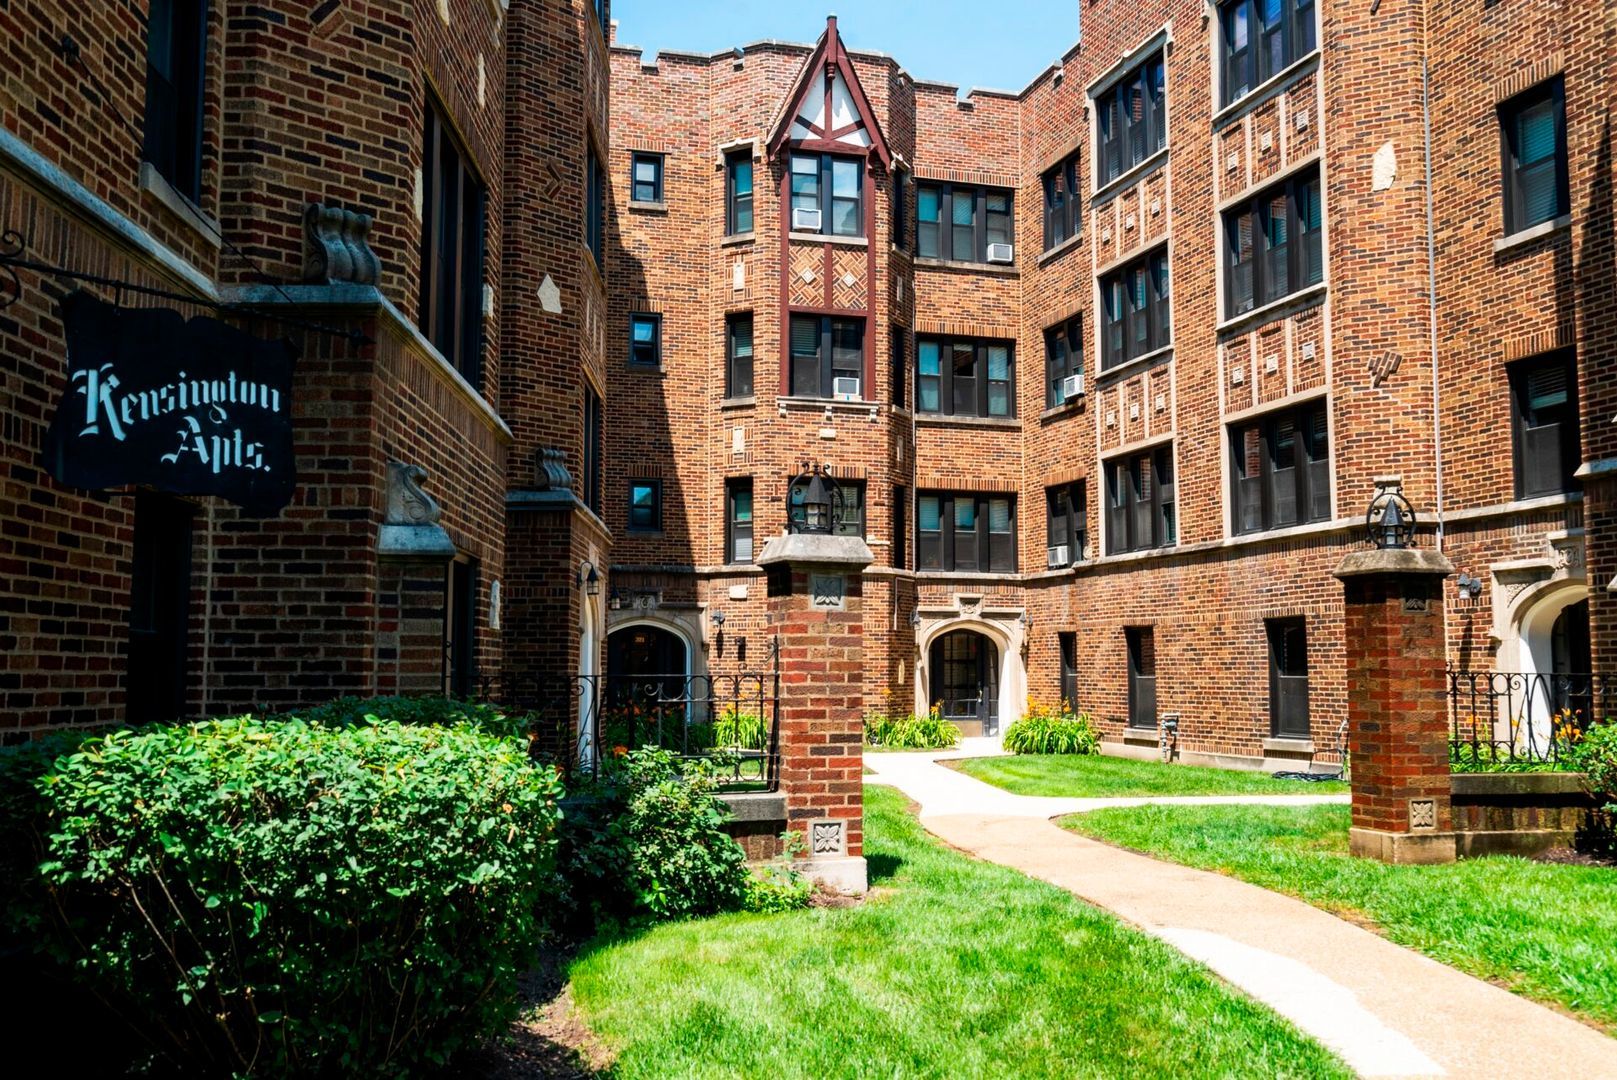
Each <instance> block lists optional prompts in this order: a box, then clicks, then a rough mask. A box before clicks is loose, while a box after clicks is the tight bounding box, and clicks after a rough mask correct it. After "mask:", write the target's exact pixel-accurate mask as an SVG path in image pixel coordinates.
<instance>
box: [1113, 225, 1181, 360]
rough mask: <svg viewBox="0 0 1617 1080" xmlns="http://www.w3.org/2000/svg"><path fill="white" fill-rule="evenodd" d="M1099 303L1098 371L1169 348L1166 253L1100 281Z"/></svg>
mask: <svg viewBox="0 0 1617 1080" xmlns="http://www.w3.org/2000/svg"><path fill="white" fill-rule="evenodd" d="M1100 302H1101V310H1100V315H1101V364H1100V366H1101V370H1102V371H1107V370H1110V369H1111V368H1114V367H1116V366H1117V365H1119V364H1122V363H1126V362H1128V361H1129V360H1133V359H1134V358H1135V357H1138V356H1144V355H1145V354H1146V353H1150V352H1155V351H1156V350H1158V349H1161V348H1165V347H1167V346H1168V345H1170V344H1172V343H1173V337H1172V328H1171V325H1170V323H1169V312H1170V308H1169V302H1168V253H1167V251H1166V250H1164V251H1158V252H1155V253H1153V254H1151V255H1146V256H1143V257H1141V258H1139V259H1136V260H1135V261H1134V262H1131V263H1129V264H1128V265H1127V266H1124V267H1122V268H1120V269H1117V270H1114V271H1112V272H1111V273H1110V274H1107V275H1106V276H1105V277H1103V278H1101V281H1100Z"/></svg>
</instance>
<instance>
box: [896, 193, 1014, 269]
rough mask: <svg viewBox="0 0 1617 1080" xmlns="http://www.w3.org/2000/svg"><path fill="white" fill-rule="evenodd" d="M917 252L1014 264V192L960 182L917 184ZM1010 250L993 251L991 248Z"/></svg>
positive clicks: (924, 255)
mask: <svg viewBox="0 0 1617 1080" xmlns="http://www.w3.org/2000/svg"><path fill="white" fill-rule="evenodd" d="M915 206H916V210H915V253H916V254H917V255H918V256H920V257H921V258H923V259H943V260H945V261H948V262H988V261H990V260H989V256H990V255H994V256H996V257H995V258H994V259H993V261H994V262H1004V263H1008V262H1010V261H1011V258H1012V255H1013V254H1014V249H1013V248H1012V246H1011V245H1012V243H1013V241H1012V232H1013V229H1012V222H1011V193H1010V192H1008V191H1000V190H997V189H994V188H974V187H965V186H963V185H960V184H917V185H916V188H915ZM990 244H994V245H1004V250H1003V251H1000V250H995V251H993V252H990V251H989V245H990Z"/></svg>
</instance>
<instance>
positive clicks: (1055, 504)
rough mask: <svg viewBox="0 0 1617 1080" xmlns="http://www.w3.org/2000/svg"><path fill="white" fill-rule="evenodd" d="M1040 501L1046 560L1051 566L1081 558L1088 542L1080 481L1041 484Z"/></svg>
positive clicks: (1085, 512)
mask: <svg viewBox="0 0 1617 1080" xmlns="http://www.w3.org/2000/svg"><path fill="white" fill-rule="evenodd" d="M1044 503H1045V514H1046V520H1047V523H1048V524H1047V530H1046V538H1045V542H1046V546H1047V550H1046V553H1045V555H1046V564H1047V565H1048V566H1049V567H1050V568H1051V569H1052V570H1054V569H1058V568H1060V567H1063V566H1071V565H1073V564H1074V563H1076V562H1079V561H1081V560H1082V559H1083V557H1084V546H1085V545H1086V544H1087V543H1088V542H1089V530H1088V524H1087V521H1088V514H1087V507H1086V506H1085V500H1084V482H1083V481H1082V480H1079V481H1076V482H1074V483H1071V484H1062V485H1060V486H1059V487H1051V488H1045V489H1044Z"/></svg>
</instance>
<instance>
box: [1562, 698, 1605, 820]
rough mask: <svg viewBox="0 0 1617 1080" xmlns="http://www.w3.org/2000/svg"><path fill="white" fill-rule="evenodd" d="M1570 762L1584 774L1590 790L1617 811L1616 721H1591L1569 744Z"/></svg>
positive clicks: (1585, 782)
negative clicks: (1570, 745)
mask: <svg viewBox="0 0 1617 1080" xmlns="http://www.w3.org/2000/svg"><path fill="white" fill-rule="evenodd" d="M1568 756H1569V759H1570V760H1569V764H1570V765H1571V766H1572V767H1573V768H1574V769H1576V770H1578V771H1579V772H1581V773H1583V774H1584V784H1585V785H1586V786H1587V787H1588V789H1589V793H1590V794H1591V795H1593V796H1594V797H1595V798H1596V799H1599V800H1601V801H1602V802H1603V803H1604V804H1605V806H1604V809H1605V811H1606V813H1608V814H1617V723H1614V722H1613V721H1611V720H1607V721H1606V722H1605V723H1603V724H1590V725H1589V728H1588V730H1586V731H1584V732H1583V736H1582V737H1581V738H1579V739H1578V740H1576V741H1575V742H1574V743H1573V744H1572V748H1571V751H1570V753H1569V755H1568Z"/></svg>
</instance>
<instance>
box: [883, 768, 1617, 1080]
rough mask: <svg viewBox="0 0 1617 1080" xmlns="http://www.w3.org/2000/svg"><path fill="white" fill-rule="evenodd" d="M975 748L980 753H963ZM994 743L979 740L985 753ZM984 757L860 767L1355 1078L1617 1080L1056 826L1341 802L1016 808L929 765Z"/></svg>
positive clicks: (1290, 903)
mask: <svg viewBox="0 0 1617 1080" xmlns="http://www.w3.org/2000/svg"><path fill="white" fill-rule="evenodd" d="M969 742H970V743H972V744H975V743H978V742H979V740H969ZM982 742H983V743H985V744H986V743H987V740H982ZM984 752H990V753H991V752H993V750H992V749H990V748H989V746H988V745H984V746H982V747H980V748H979V747H978V746H975V745H971V746H968V747H967V748H966V749H964V750H959V751H954V752H950V753H943V754H939V753H935V752H932V753H918V754H893V753H875V754H866V755H865V765H866V767H868V768H869V769H870V770H871V771H872V772H873V773H874V774H875V775H873V776H868V777H866V779H867V780H868V781H871V782H874V783H883V784H890V785H892V786H893V787H896V788H898V790H900V791H902V792H903V793H904V794H905V795H907V796H909V797H910V798H911V799H912V800H914V801H915V802H916V803H918V804H919V805H920V808H921V809H920V817H921V823H922V824H923V825H924V826H925V827H926V828H927V830H928V831H929V832H931V833H933V834H934V835H936V836H938V837H939V838H940V839H942V840H944V841H945V842H947V843H949V844H950V845H952V846H954V847H957V848H960V849H962V850H964V851H968V852H971V853H972V854H974V855H976V856H978V857H979V858H983V859H987V860H989V861H991V862H997V863H1001V864H1003V865H1005V866H1010V867H1014V868H1015V869H1017V870H1020V871H1022V872H1023V873H1025V874H1028V875H1029V876H1031V877H1036V878H1040V879H1042V880H1044V881H1048V882H1050V883H1052V884H1054V885H1058V886H1060V887H1062V888H1064V889H1066V890H1068V891H1069V892H1072V893H1074V894H1075V895H1077V896H1080V897H1082V898H1083V899H1085V900H1087V901H1089V902H1090V903H1093V904H1095V905H1097V906H1098V907H1102V908H1106V909H1107V910H1109V911H1111V912H1113V913H1115V914H1117V915H1119V916H1121V917H1122V918H1124V919H1126V920H1128V921H1129V922H1131V923H1133V924H1135V925H1136V926H1138V927H1140V928H1141V929H1142V930H1144V931H1146V932H1147V933H1150V934H1153V935H1155V936H1157V937H1159V938H1162V939H1163V940H1164V941H1167V942H1168V943H1169V944H1171V945H1173V946H1174V947H1175V948H1177V949H1179V950H1180V951H1181V952H1183V953H1185V954H1186V955H1188V956H1191V957H1193V958H1195V959H1196V960H1199V961H1201V962H1202V963H1204V964H1206V965H1207V966H1208V967H1209V968H1211V969H1213V970H1214V971H1215V972H1217V973H1218V974H1219V975H1221V976H1222V977H1223V978H1225V979H1227V980H1228V981H1229V982H1231V983H1233V984H1234V985H1236V986H1238V987H1240V988H1241V989H1242V990H1244V991H1245V992H1246V993H1247V994H1249V995H1251V996H1252V997H1254V998H1256V999H1257V1000H1259V1001H1261V1002H1263V1003H1264V1004H1265V1005H1268V1006H1269V1007H1270V1008H1272V1009H1274V1010H1275V1011H1276V1012H1278V1013H1280V1014H1281V1015H1283V1016H1285V1017H1287V1018H1288V1019H1289V1020H1291V1021H1292V1023H1294V1024H1296V1025H1297V1026H1298V1027H1299V1028H1301V1029H1302V1030H1303V1031H1306V1032H1307V1033H1308V1034H1310V1035H1312V1036H1313V1037H1314V1038H1316V1039H1318V1040H1319V1041H1320V1042H1321V1043H1323V1044H1325V1045H1326V1046H1329V1047H1330V1048H1331V1049H1332V1050H1335V1051H1336V1052H1337V1053H1338V1054H1340V1055H1341V1057H1342V1059H1343V1060H1344V1061H1346V1062H1347V1063H1348V1064H1349V1065H1350V1066H1351V1067H1352V1068H1353V1069H1354V1070H1355V1071H1357V1072H1358V1073H1359V1074H1360V1075H1361V1076H1399V1077H1404V1076H1409V1077H1433V1076H1452V1077H1477V1078H1484V1077H1485V1078H1489V1080H1492V1078H1507V1077H1522V1078H1533V1080H1543V1078H1546V1077H1563V1076H1564V1077H1580V1078H1612V1080H1617V1040H1612V1039H1609V1038H1607V1037H1606V1036H1604V1035H1602V1034H1601V1033H1600V1032H1598V1031H1595V1030H1594V1029H1593V1028H1589V1027H1586V1026H1584V1025H1583V1024H1580V1023H1578V1022H1577V1021H1575V1020H1571V1019H1568V1018H1567V1017H1565V1016H1562V1015H1561V1014H1560V1013H1557V1012H1554V1011H1552V1010H1550V1009H1547V1008H1545V1007H1543V1006H1542V1005H1537V1004H1534V1003H1533V1002H1531V1001H1528V1000H1527V999H1525V998H1521V997H1517V996H1516V995H1514V994H1512V993H1510V992H1508V991H1506V990H1501V989H1499V988H1498V987H1496V986H1493V985H1491V984H1489V983H1485V982H1483V981H1481V980H1480V979H1476V978H1473V977H1472V976H1470V975H1466V974H1464V973H1463V972H1460V971H1456V970H1455V969H1453V968H1450V967H1446V966H1444V965H1442V964H1439V963H1438V962H1437V961H1435V960H1431V959H1428V958H1427V957H1425V956H1422V955H1420V954H1419V953H1416V952H1412V951H1411V950H1409V949H1405V948H1403V947H1402V946H1400V945H1394V944H1393V943H1392V942H1390V941H1387V940H1386V939H1385V938H1381V937H1378V936H1377V935H1375V934H1373V933H1371V932H1370V931H1368V930H1364V929H1362V928H1360V927H1357V926H1354V925H1353V924H1352V923H1348V922H1345V921H1343V920H1342V919H1339V918H1337V917H1336V916H1334V915H1331V914H1328V913H1327V912H1324V911H1321V910H1320V909H1319V908H1316V907H1312V906H1311V905H1309V904H1305V903H1303V902H1302V901H1301V900H1294V899H1292V898H1291V897H1289V896H1282V895H1281V894H1279V893H1275V892H1270V891H1269V890H1267V889H1261V888H1258V887H1257V886H1256V885H1248V884H1247V883H1245V882H1243V881H1237V880H1236V879H1234V878H1231V877H1225V876H1224V875H1222V874H1214V873H1210V872H1208V871H1205V870H1193V869H1191V868H1189V867H1185V866H1179V865H1176V864H1174V863H1168V862H1162V861H1160V860H1157V859H1152V858H1148V857H1147V856H1144V855H1137V854H1135V853H1133V852H1129V851H1124V850H1122V849H1120V848H1115V847H1111V846H1110V845H1107V844H1102V843H1100V842H1099V841H1095V840H1090V839H1088V838H1086V837H1082V836H1078V835H1076V834H1074V833H1071V832H1068V831H1067V830H1065V829H1062V828H1060V827H1059V826H1057V825H1055V824H1054V823H1053V822H1051V821H1050V820H1049V819H1050V818H1051V817H1055V816H1059V815H1062V814H1074V813H1084V812H1087V811H1090V810H1098V809H1100V808H1102V807H1118V806H1141V805H1144V804H1147V803H1189V804H1222V803H1229V804H1239V803H1257V804H1267V805H1274V804H1286V805H1289V804H1298V805H1304V804H1310V803H1345V802H1347V800H1348V797H1347V796H1346V795H1301V796H1297V795H1293V796H1285V795H1282V796H1267V795H1258V796H1244V795H1231V796H1210V797H1205V798H1201V797H1191V798H1184V797H1176V798H1142V799H1061V798H1039V797H1033V796H1027V795H1013V794H1011V793H1010V792H1007V791H1003V790H1001V789H999V788H996V787H993V786H992V785H989V784H985V783H983V782H982V781H980V780H976V779H974V778H972V777H970V776H967V775H965V774H964V773H960V772H957V771H955V770H953V769H950V768H947V767H945V766H943V765H940V764H938V763H937V762H938V761H939V760H941V759H945V758H952V757H969V756H980V755H981V754H982V753H984Z"/></svg>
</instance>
